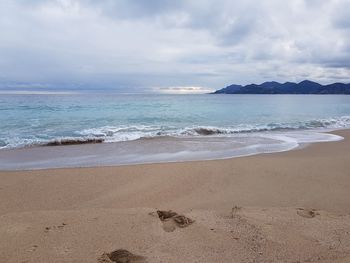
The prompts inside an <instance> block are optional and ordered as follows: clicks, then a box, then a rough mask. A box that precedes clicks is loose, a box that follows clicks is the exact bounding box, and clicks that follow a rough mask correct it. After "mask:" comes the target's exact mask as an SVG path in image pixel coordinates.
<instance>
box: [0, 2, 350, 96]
mask: <svg viewBox="0 0 350 263" xmlns="http://www.w3.org/2000/svg"><path fill="white" fill-rule="evenodd" d="M347 10H350V0H323V1H322V0H319V1H315V0H293V1H288V2H287V1H280V0H263V1H258V0H255V1H253V0H247V1H244V2H242V1H230V0H217V1H213V0H211V1H210V0H201V1H199V0H197V1H196V0H194V1H160V0H150V1H141V0H139V1H137V0H129V1H126V0H116V1H110V0H100V1H91V0H80V1H78V0H77V1H71V0H56V1H47V0H32V1H31V0H26V1H24V0H17V1H14V0H2V1H1V3H0V82H3V83H5V82H6V83H8V82H11V81H14V82H36V83H37V82H41V83H50V84H55V83H56V84H57V85H56V86H58V84H65V85H63V86H70V87H73V88H74V87H76V86H79V87H82V88H84V87H87V86H89V87H93V88H95V89H98V88H100V87H101V88H103V87H109V88H114V89H119V90H121V91H142V92H144V91H147V89H149V90H150V91H153V89H152V87H155V86H156V87H210V88H209V90H211V89H217V88H221V87H223V86H225V85H227V84H231V83H238V84H245V83H251V82H262V81H265V80H278V81H289V80H296V81H299V80H302V79H305V78H309V79H313V80H318V81H321V82H332V81H345V82H350V62H349V61H350V39H349V37H348V36H349V31H350V26H349V25H350V18H349V16H348V14H347ZM51 86H53V87H54V86H55V85H51Z"/></svg>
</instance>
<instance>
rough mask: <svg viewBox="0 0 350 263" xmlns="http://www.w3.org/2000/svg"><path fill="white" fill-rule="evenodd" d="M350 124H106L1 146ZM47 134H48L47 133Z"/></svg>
mask: <svg viewBox="0 0 350 263" xmlns="http://www.w3.org/2000/svg"><path fill="white" fill-rule="evenodd" d="M349 127H350V116H342V117H336V118H325V119H312V120H308V121H305V122H300V121H299V122H293V123H277V122H274V123H267V124H258V125H250V124H240V125H235V126H231V127H216V126H204V125H203V126H200V125H198V126H192V127H175V126H166V125H163V126H157V125H149V126H147V125H130V126H127V125H121V126H103V127H95V128H89V129H83V130H80V131H75V132H74V133H75V135H74V136H73V137H64V136H57V137H56V136H47V137H46V138H45V139H43V137H35V135H31V136H30V137H24V138H21V137H19V136H17V137H13V138H11V137H6V138H0V149H6V148H22V147H28V146H42V145H49V146H53V145H72V144H86V143H102V142H107V143H108V142H121V141H133V140H139V139H149V138H156V137H166V136H167V137H169V136H170V137H191V136H233V135H237V134H251V133H268V132H288V131H297V130H310V129H311V130H319V129H321V130H322V129H340V128H349ZM44 137H45V136H44Z"/></svg>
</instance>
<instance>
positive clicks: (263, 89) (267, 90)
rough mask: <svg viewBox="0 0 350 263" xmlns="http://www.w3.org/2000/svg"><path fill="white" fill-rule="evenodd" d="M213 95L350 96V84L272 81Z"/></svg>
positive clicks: (231, 88)
mask: <svg viewBox="0 0 350 263" xmlns="http://www.w3.org/2000/svg"><path fill="white" fill-rule="evenodd" d="M213 94H350V84H344V83H333V84H329V85H321V84H319V83H317V82H313V81H310V80H304V81H302V82H300V83H294V82H285V83H279V82H276V81H270V82H264V83H262V84H260V85H257V84H249V85H245V86H241V85H235V84H233V85H230V86H227V87H226V88H223V89H220V90H217V91H215V92H214V93H213Z"/></svg>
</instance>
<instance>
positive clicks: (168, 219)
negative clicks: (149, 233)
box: [157, 210, 194, 232]
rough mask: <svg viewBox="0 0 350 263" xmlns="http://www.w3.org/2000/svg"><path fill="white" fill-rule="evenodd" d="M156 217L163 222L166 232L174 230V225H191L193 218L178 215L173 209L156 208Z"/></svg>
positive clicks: (181, 226)
mask: <svg viewBox="0 0 350 263" xmlns="http://www.w3.org/2000/svg"><path fill="white" fill-rule="evenodd" d="M157 214H158V217H159V219H160V221H162V223H163V229H164V230H165V231H166V232H173V231H175V229H176V227H180V228H183V227H187V226H189V225H191V224H192V223H193V222H194V220H192V219H191V218H188V217H186V216H184V215H179V214H177V213H176V212H174V211H171V210H169V211H160V210H157Z"/></svg>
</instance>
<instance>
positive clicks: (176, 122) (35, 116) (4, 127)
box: [0, 93, 350, 170]
mask: <svg viewBox="0 0 350 263" xmlns="http://www.w3.org/2000/svg"><path fill="white" fill-rule="evenodd" d="M349 127H350V96H346V95H228V94H226V95H225V94H220V95H219V94H218V95H215V94H202V95H165V94H113V93H104V94H102V93H82V94H78V93H76V94H7V95H6V94H2V95H0V170H17V169H42V168H61V167H91V166H105V165H125V164H141V163H158V162H176V161H192V160H211V159H224V158H231V157H239V156H248V155H254V154H260V153H272V152H281V151H288V150H292V149H295V148H297V147H299V146H301V145H305V144H309V143H314V142H327V141H336V140H341V139H342V137H340V136H337V135H333V134H329V133H326V132H330V131H333V130H337V129H346V128H349ZM67 142H69V143H67ZM84 142H98V143H94V144H84ZM65 143H67V144H73V143H74V144H75V145H63V144H65ZM60 144H62V145H60ZM48 145H51V146H48ZM52 145H55V146H52ZM57 145H58V146H57Z"/></svg>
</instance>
